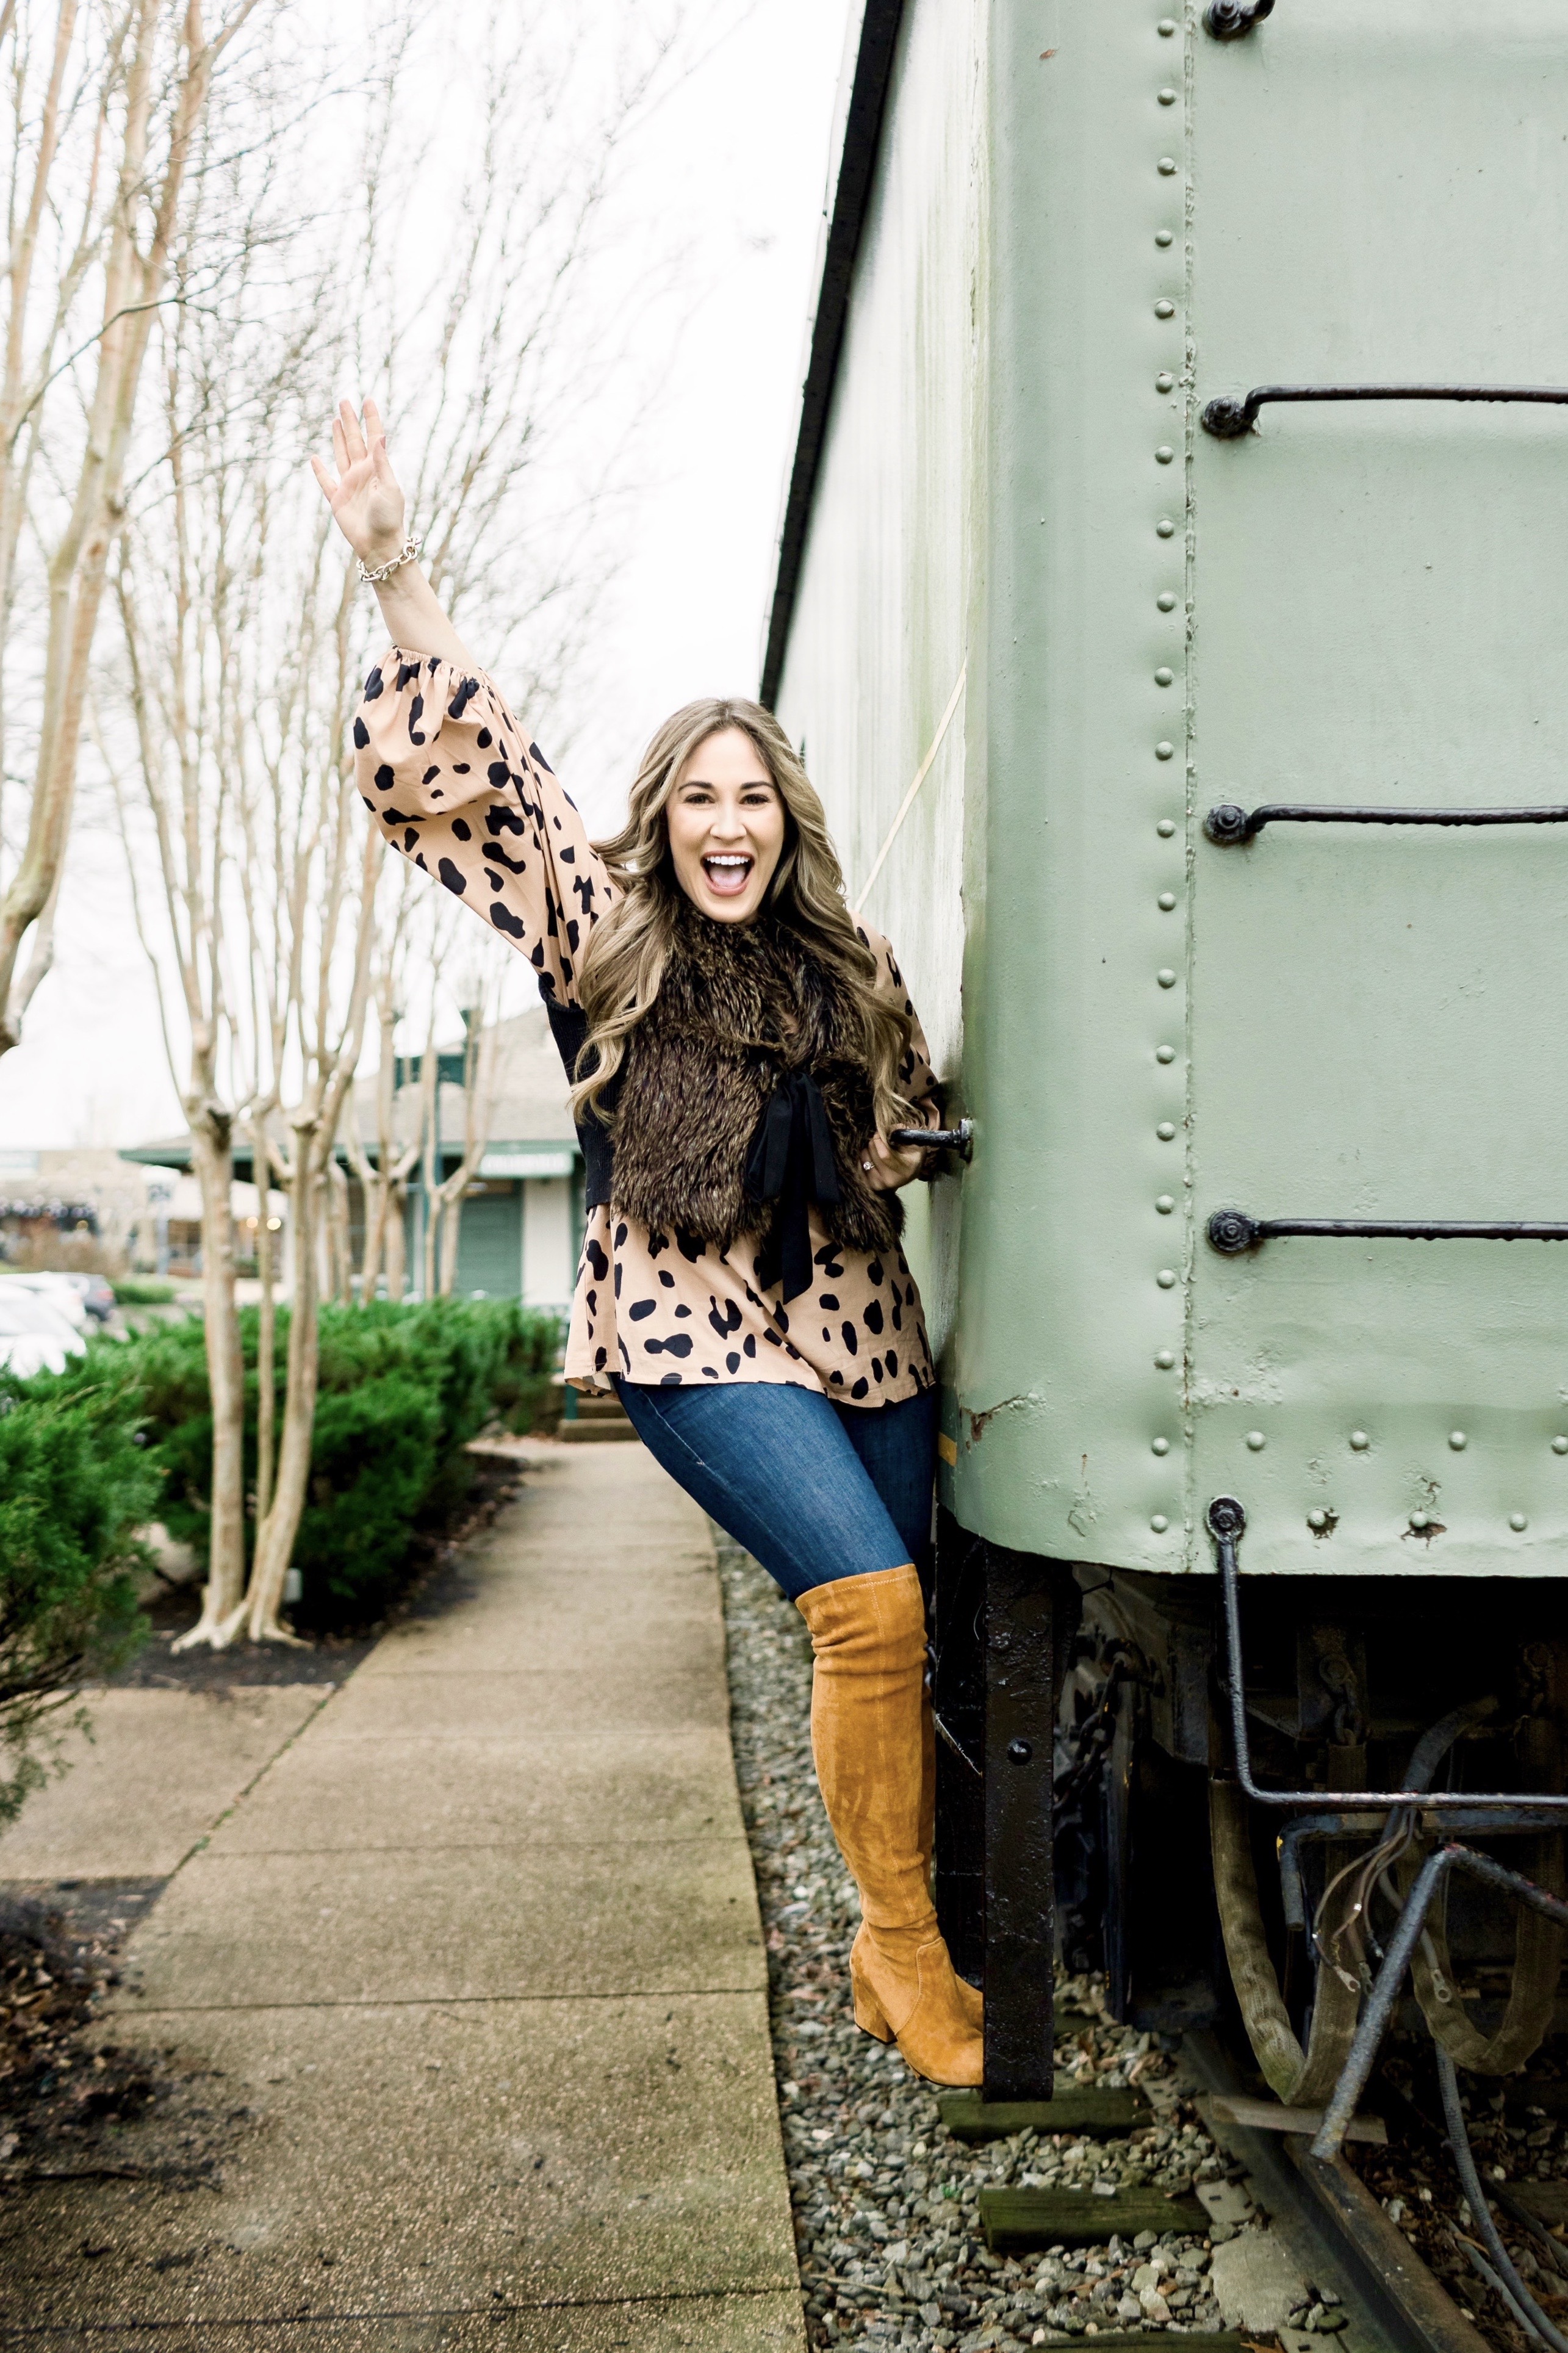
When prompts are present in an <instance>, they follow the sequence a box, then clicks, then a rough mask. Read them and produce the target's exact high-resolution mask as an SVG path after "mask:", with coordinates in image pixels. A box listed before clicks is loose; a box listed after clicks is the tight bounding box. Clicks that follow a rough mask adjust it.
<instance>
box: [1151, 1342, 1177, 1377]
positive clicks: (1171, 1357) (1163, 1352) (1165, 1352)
mask: <svg viewBox="0 0 1568 2353" xmlns="http://www.w3.org/2000/svg"><path fill="white" fill-rule="evenodd" d="M1154 1362H1155V1364H1156V1365H1157V1366H1158V1367H1159V1369H1160V1371H1161V1372H1163V1373H1172V1372H1174V1371H1175V1368H1176V1352H1175V1350H1174V1349H1173V1348H1162V1349H1160V1350H1159V1352H1158V1354H1157V1355H1156V1356H1155V1358H1154Z"/></svg>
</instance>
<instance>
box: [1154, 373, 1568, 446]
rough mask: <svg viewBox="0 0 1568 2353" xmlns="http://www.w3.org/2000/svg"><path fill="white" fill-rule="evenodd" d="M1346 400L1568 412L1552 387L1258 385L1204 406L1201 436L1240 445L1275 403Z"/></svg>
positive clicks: (1567, 390)
mask: <svg viewBox="0 0 1568 2353" xmlns="http://www.w3.org/2000/svg"><path fill="white" fill-rule="evenodd" d="M1345 400H1460V401H1525V402H1529V403H1531V404H1533V405H1534V406H1538V407H1547V408H1563V407H1568V385H1553V384H1508V385H1487V384H1259V385H1254V386H1253V388H1252V390H1251V391H1250V392H1248V393H1244V394H1243V395H1242V396H1241V398H1240V399H1239V400H1237V398H1236V396H1234V394H1231V393H1222V394H1221V395H1220V396H1218V398H1217V399H1215V400H1211V401H1210V402H1209V403H1208V404H1207V406H1205V409H1204V412H1203V417H1202V419H1201V422H1202V425H1203V428H1204V431H1205V433H1211V434H1213V436H1214V438H1215V440H1216V441H1240V440H1244V439H1245V438H1246V437H1247V434H1249V433H1251V432H1252V431H1253V430H1254V429H1255V428H1256V427H1257V424H1258V410H1259V409H1260V408H1267V407H1270V406H1274V405H1275V404H1276V403H1278V402H1298V401H1313V402H1317V401H1345Z"/></svg>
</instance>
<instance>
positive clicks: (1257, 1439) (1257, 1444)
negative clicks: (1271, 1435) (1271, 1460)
mask: <svg viewBox="0 0 1568 2353" xmlns="http://www.w3.org/2000/svg"><path fill="white" fill-rule="evenodd" d="M1247 1445H1248V1447H1249V1448H1250V1449H1251V1451H1252V1452H1253V1453H1254V1454H1261V1453H1262V1451H1263V1450H1264V1448H1265V1447H1266V1446H1267V1445H1268V1440H1267V1439H1266V1438H1265V1437H1264V1435H1263V1432H1262V1431H1261V1430H1248V1431H1247Z"/></svg>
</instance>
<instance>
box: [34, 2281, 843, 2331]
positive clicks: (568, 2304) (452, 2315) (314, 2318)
mask: <svg viewBox="0 0 1568 2353" xmlns="http://www.w3.org/2000/svg"><path fill="white" fill-rule="evenodd" d="M799 2294H800V2282H799V2281H798V2280H797V2279H780V2280H779V2281H778V2282H777V2283H776V2284H763V2285H759V2284H757V2283H756V2282H755V2281H752V2282H748V2283H747V2284H744V2285H742V2286H739V2287H698V2288H689V2289H685V2290H681V2291H679V2292H676V2291H672V2290H662V2291H661V2290H659V2289H658V2288H650V2289H649V2291H648V2293H647V2295H542V2296H533V2297H525V2298H523V2299H521V2301H510V2302H507V2303H503V2302H502V2301H501V2300H500V2297H499V2296H491V2297H489V2298H487V2300H486V2301H485V2302H484V2303H483V2304H437V2305H394V2306H383V2307H382V2308H381V2310H380V2311H373V2310H372V2309H371V2308H370V2307H369V2306H361V2307H359V2308H356V2309H354V2310H352V2311H351V2310H346V2309H344V2310H339V2311H332V2312H296V2313H286V2314H281V2315H279V2316H278V2317H277V2318H257V2319H255V2320H211V2319H208V2318H207V2317H206V2316H205V2314H204V2315H203V2316H202V2318H201V2320H200V2322H199V2323H193V2322H192V2321H189V2320H89V2321H73V2322H70V2323H66V2322H58V2323H57V2322H54V2321H23V2322H19V2323H18V2322H7V2321H4V2320H0V2344H5V2342H6V2341H7V2340H10V2341H13V2342H15V2341H18V2340H20V2339H21V2338H23V2337H26V2338H30V2339H33V2340H35V2341H36V2340H37V2339H38V2338H41V2337H77V2338H80V2337H130V2336H132V2335H136V2336H147V2337H151V2336H159V2335H168V2334H169V2333H170V2332H172V2331H173V2330H174V2329H181V2330H183V2331H184V2332H186V2333H187V2334H188V2333H189V2331H190V2330H191V2328H192V2327H196V2326H199V2327H202V2328H203V2329H205V2330H208V2331H210V2332H212V2333H214V2334H216V2332H217V2331H218V2330H219V2329H229V2330H233V2329H238V2328H320V2327H339V2326H340V2325H341V2324H342V2322H343V2321H345V2320H474V2319H489V2320H508V2319H515V2318H521V2316H523V2315H524V2314H526V2313H530V2312H636V2311H638V2310H639V2309H641V2308H643V2307H644V2306H648V2305H657V2306H659V2307H660V2308H661V2309H662V2310H664V2311H671V2310H674V2309H677V2308H678V2307H679V2306H681V2305H692V2304H714V2303H721V2302H724V2301H725V2300H730V2301H736V2300H738V2299H739V2298H740V2297H742V2296H765V2295H796V2296H797V2295H799Z"/></svg>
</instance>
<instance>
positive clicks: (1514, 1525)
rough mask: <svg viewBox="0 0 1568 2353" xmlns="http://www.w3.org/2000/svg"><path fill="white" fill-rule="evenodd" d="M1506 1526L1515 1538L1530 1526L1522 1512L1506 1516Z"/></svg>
mask: <svg viewBox="0 0 1568 2353" xmlns="http://www.w3.org/2000/svg"><path fill="white" fill-rule="evenodd" d="M1508 1524H1509V1526H1510V1528H1511V1529H1512V1530H1513V1532H1514V1535H1516V1536H1521V1535H1523V1534H1524V1531H1525V1530H1526V1528H1527V1527H1528V1526H1529V1525H1530V1522H1529V1521H1528V1520H1527V1519H1526V1518H1525V1516H1524V1514H1523V1513H1522V1512H1510V1514H1509V1515H1508Z"/></svg>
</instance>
